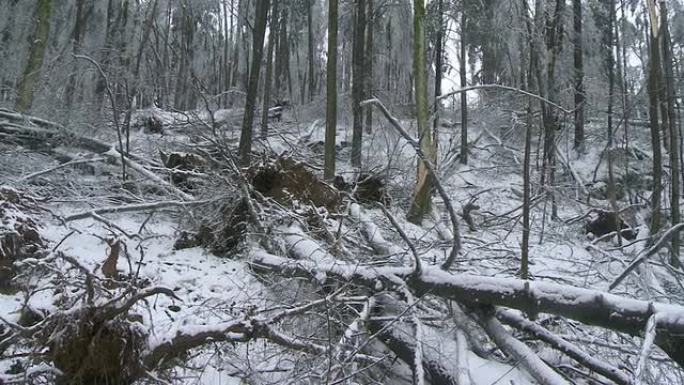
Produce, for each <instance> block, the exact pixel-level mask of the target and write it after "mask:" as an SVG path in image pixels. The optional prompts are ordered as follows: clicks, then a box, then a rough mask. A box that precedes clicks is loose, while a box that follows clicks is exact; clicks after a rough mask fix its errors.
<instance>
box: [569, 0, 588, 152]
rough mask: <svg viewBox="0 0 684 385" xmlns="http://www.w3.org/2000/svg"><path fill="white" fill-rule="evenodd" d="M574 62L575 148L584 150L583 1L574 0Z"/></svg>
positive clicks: (580, 150)
mask: <svg viewBox="0 0 684 385" xmlns="http://www.w3.org/2000/svg"><path fill="white" fill-rule="evenodd" d="M572 9H573V16H574V18H573V25H574V30H575V34H574V36H573V45H574V47H573V48H574V50H573V59H574V60H573V63H574V67H575V143H574V147H575V150H577V151H579V152H583V151H584V101H585V97H584V60H583V56H584V52H583V49H582V1H581V0H572Z"/></svg>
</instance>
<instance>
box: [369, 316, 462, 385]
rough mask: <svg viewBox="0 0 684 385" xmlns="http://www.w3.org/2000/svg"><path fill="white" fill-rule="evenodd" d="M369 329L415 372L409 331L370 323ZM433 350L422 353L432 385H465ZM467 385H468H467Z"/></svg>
mask: <svg viewBox="0 0 684 385" xmlns="http://www.w3.org/2000/svg"><path fill="white" fill-rule="evenodd" d="M368 329H369V330H370V332H371V333H373V334H378V333H379V334H378V338H379V340H380V341H382V342H383V343H384V344H385V345H386V346H387V347H388V348H389V349H390V350H391V351H392V352H393V353H394V354H395V355H396V356H397V357H399V359H401V360H402V361H404V362H405V363H406V364H407V365H408V366H410V367H411V368H412V369H414V371H415V362H414V359H415V357H416V345H415V343H414V341H412V340H411V339H412V338H411V334H409V333H410V331H409V330H405V331H402V330H399V327H398V326H395V327H385V323H384V322H376V321H373V322H370V323H369V325H368ZM432 352H433V350H428V351H425V352H423V353H422V357H423V370H424V372H425V374H426V377H427V379H428V381H430V383H431V384H440V385H463V384H460V383H459V382H457V380H456V377H455V376H454V374H453V373H451V371H450V370H449V369H448V368H447V367H445V366H443V365H442V364H441V359H442V357H433V354H432ZM466 385H467V384H466Z"/></svg>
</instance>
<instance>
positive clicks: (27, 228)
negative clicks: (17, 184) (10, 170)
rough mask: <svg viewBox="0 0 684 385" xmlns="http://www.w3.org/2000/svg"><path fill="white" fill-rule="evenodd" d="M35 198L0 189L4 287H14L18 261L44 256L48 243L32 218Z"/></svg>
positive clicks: (0, 270) (0, 258)
mask: <svg viewBox="0 0 684 385" xmlns="http://www.w3.org/2000/svg"><path fill="white" fill-rule="evenodd" d="M36 211H37V205H36V203H35V199H34V198H32V197H30V196H29V195H27V194H24V193H22V192H20V191H18V190H15V189H13V188H11V187H7V186H0V288H7V287H9V286H10V283H11V280H12V278H13V277H14V276H15V274H16V271H15V267H14V262H15V261H17V260H20V259H23V258H28V257H37V256H40V255H41V254H42V253H43V252H44V251H45V247H46V242H45V240H43V238H42V237H41V236H40V233H39V226H38V225H37V224H36V222H35V221H34V219H33V218H32V215H33V214H35V212H36Z"/></svg>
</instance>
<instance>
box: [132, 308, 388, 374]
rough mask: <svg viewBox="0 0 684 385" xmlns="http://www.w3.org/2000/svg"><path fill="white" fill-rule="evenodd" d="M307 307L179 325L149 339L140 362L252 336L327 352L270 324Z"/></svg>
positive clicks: (153, 363) (359, 357)
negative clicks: (240, 317)
mask: <svg viewBox="0 0 684 385" xmlns="http://www.w3.org/2000/svg"><path fill="white" fill-rule="evenodd" d="M309 309H310V306H309V305H304V306H300V307H298V308H294V309H288V310H285V311H283V312H281V313H279V314H275V315H274V316H271V317H250V316H246V317H245V318H244V319H238V320H232V321H227V322H223V323H219V324H214V325H187V326H183V327H181V328H179V329H177V330H175V331H171V332H170V333H169V334H168V335H165V336H161V337H160V338H158V339H156V340H152V341H151V342H150V344H149V347H148V349H147V351H145V352H144V354H143V362H144V364H145V366H146V367H148V368H155V367H158V366H159V364H160V363H162V362H163V361H164V360H166V359H168V358H171V357H176V356H178V355H180V354H184V353H186V352H188V351H190V350H191V349H195V348H198V347H201V346H203V345H206V344H208V343H210V342H246V341H250V340H254V339H265V340H268V341H270V342H272V343H275V344H277V345H281V346H283V347H286V348H289V349H293V350H298V351H304V352H308V353H312V354H316V355H319V356H327V355H328V354H329V350H328V347H327V346H323V345H319V344H317V343H315V342H311V341H308V340H304V339H302V338H299V337H297V338H295V337H290V336H288V335H285V334H283V333H281V332H280V331H278V330H276V329H275V327H274V324H275V323H276V322H277V321H279V320H281V319H282V318H284V317H285V316H292V315H295V314H297V313H301V312H303V311H307V310H309ZM283 313H285V315H283ZM350 360H351V361H357V362H360V363H364V364H369V365H370V364H376V363H377V362H378V361H379V360H382V358H376V357H373V356H369V355H366V354H360V353H358V354H355V355H354V356H353V357H350Z"/></svg>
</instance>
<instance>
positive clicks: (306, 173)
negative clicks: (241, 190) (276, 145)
mask: <svg viewBox="0 0 684 385" xmlns="http://www.w3.org/2000/svg"><path fill="white" fill-rule="evenodd" d="M249 175H250V182H251V184H252V186H254V189H255V190H257V191H258V192H260V193H261V194H263V195H264V196H267V197H270V198H273V199H275V200H276V201H277V202H279V203H281V204H284V205H288V206H289V205H292V204H293V203H294V202H295V201H299V202H301V203H304V204H308V203H312V204H313V205H314V206H317V207H325V208H327V209H328V211H331V212H336V211H338V208H339V206H340V203H341V197H340V193H339V192H338V191H337V190H336V189H335V188H334V187H332V186H330V185H329V184H327V183H325V182H323V181H321V180H320V179H319V178H318V177H317V176H316V175H315V174H314V173H313V172H311V171H310V170H309V169H308V168H307V167H306V166H305V165H304V164H303V163H300V162H297V161H295V160H293V159H291V158H277V159H275V160H270V161H266V162H263V163H261V164H258V165H256V166H254V167H252V168H251V169H250V172H249Z"/></svg>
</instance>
